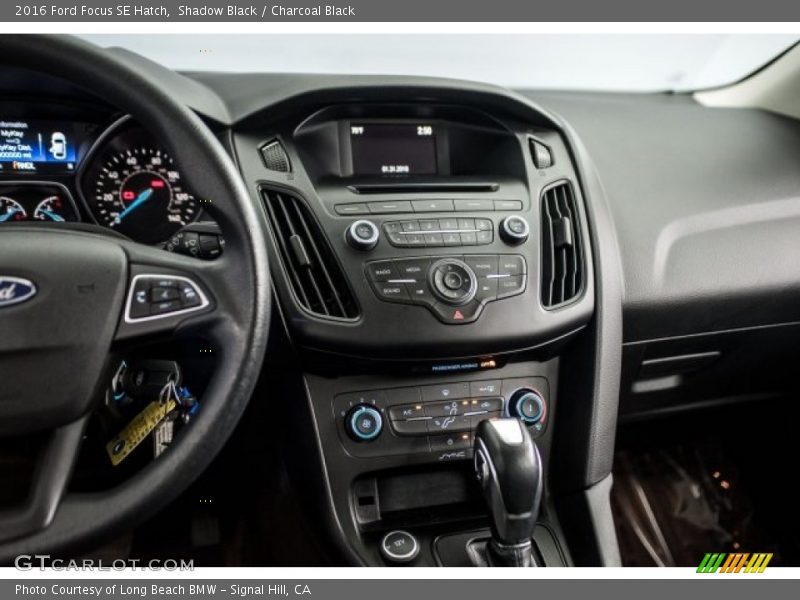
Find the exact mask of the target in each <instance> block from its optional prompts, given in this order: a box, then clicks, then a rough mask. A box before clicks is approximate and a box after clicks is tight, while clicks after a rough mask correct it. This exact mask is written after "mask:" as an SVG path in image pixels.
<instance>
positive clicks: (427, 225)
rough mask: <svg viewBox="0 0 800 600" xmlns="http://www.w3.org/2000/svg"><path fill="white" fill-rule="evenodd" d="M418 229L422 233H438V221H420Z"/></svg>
mask: <svg viewBox="0 0 800 600" xmlns="http://www.w3.org/2000/svg"><path fill="white" fill-rule="evenodd" d="M419 228H420V229H421V230H422V231H439V221H437V220H436V219H421V220H420V222H419Z"/></svg>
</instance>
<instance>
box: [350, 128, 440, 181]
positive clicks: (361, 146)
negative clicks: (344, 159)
mask: <svg viewBox="0 0 800 600" xmlns="http://www.w3.org/2000/svg"><path fill="white" fill-rule="evenodd" d="M350 147H351V149H352V154H353V174H355V175H435V174H436V172H437V169H436V132H435V130H434V126H433V125H431V124H429V123H352V124H351V125H350Z"/></svg>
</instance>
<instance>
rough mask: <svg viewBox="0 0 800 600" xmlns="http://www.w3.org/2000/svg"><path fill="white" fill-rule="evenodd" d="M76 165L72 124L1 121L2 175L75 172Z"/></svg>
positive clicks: (0, 150) (38, 121) (16, 120)
mask: <svg viewBox="0 0 800 600" xmlns="http://www.w3.org/2000/svg"><path fill="white" fill-rule="evenodd" d="M76 163H77V147H76V141H75V127H74V126H73V125H72V124H68V123H61V122H58V121H44V120H30V119H2V118H0V172H6V173H8V172H11V173H25V172H31V173H38V172H42V171H45V172H51V173H52V172H63V171H74V170H75V167H76Z"/></svg>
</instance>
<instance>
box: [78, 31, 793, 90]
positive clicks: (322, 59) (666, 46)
mask: <svg viewBox="0 0 800 600" xmlns="http://www.w3.org/2000/svg"><path fill="white" fill-rule="evenodd" d="M83 37H85V38H87V39H89V40H91V41H93V42H95V43H97V44H100V45H102V46H120V47H123V48H126V49H128V50H131V51H133V52H136V53H138V54H141V55H143V56H146V57H147V58H150V59H151V60H154V61H156V62H158V63H161V64H163V65H165V66H167V67H170V68H172V69H176V70H181V71H227V72H262V73H343V74H381V75H428V76H435V77H454V78H459V79H469V80H475V81H484V82H487V83H495V84H499V85H503V86H507V87H512V88H525V89H560V90H595V91H614V92H653V91H670V90H672V91H690V90H695V89H703V88H709V87H716V86H721V85H726V84H729V83H732V82H734V81H738V80H739V79H742V78H744V77H746V76H747V75H749V74H750V73H752V72H753V71H755V70H757V69H759V68H760V67H762V66H763V65H764V64H766V63H768V62H769V61H770V60H772V59H773V58H775V57H776V56H778V55H779V54H781V53H782V52H784V51H785V50H786V49H788V48H789V47H790V46H792V45H794V44H795V43H796V42H797V41H798V39H800V36H797V35H774V34H771V35H722V34H720V35H699V34H698V35H694V34H689V35H678V34H664V35H653V34H647V35H629V34H624V35H607V34H602V35H601V34H517V35H513V34H512V35H494V34H487V35H460V34H448V35H435V34H425V35H406V34H388V35H370V34H358V35H306V34H300V35H298V34H292V35H272V34H270V35H255V34H251V35H87V36H83Z"/></svg>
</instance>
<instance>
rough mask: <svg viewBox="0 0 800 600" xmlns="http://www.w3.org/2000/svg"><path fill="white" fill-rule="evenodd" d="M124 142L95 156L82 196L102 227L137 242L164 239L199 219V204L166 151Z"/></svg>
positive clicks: (152, 146)
mask: <svg viewBox="0 0 800 600" xmlns="http://www.w3.org/2000/svg"><path fill="white" fill-rule="evenodd" d="M118 139H119V138H118ZM115 141H117V140H115ZM131 141H132V140H131ZM114 146H117V147H118V144H116V143H115V144H114ZM125 146H127V147H124V148H123V149H122V150H117V149H114V150H112V149H111V148H109V150H110V151H109V152H107V153H103V154H101V155H100V156H99V157H98V160H99V161H100V162H99V164H98V165H97V166H96V167H95V168H93V169H92V170H91V171H92V174H93V177H92V180H87V181H84V186H85V188H84V190H85V192H84V193H85V194H86V196H87V198H86V199H87V200H88V201H89V203H90V205H91V208H92V212H93V213H94V216H95V218H96V219H97V221H98V222H99V223H100V224H101V225H105V226H106V227H110V228H112V229H115V230H116V231H119V232H120V233H123V234H125V235H127V236H129V237H131V238H133V239H135V240H137V241H139V242H144V243H151V244H152V243H157V242H163V241H164V240H166V239H168V238H169V237H170V236H171V235H172V234H173V233H175V232H176V231H178V230H179V229H180V228H181V227H183V226H184V225H187V224H189V223H191V222H192V221H194V220H195V219H196V218H197V215H198V212H199V207H198V202H197V200H195V198H194V196H192V195H191V194H190V193H189V192H188V191H187V190H186V189H185V187H184V185H183V181H182V179H181V175H180V173H179V172H178V171H177V169H176V168H175V165H174V164H173V162H172V158H171V157H170V156H169V155H168V154H167V153H166V152H165V151H164V150H162V149H161V148H158V147H157V146H156V145H154V144H136V145H133V144H126V145H125Z"/></svg>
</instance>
